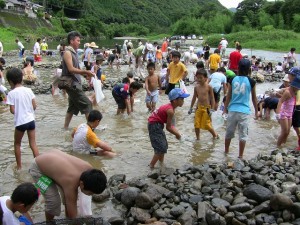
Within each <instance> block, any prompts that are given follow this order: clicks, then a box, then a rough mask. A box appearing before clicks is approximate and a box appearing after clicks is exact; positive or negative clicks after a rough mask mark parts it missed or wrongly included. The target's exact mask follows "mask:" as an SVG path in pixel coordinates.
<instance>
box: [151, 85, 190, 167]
mask: <svg viewBox="0 0 300 225" xmlns="http://www.w3.org/2000/svg"><path fill="white" fill-rule="evenodd" d="M168 96H169V100H170V103H168V104H166V105H162V106H161V107H159V108H158V109H156V110H155V111H154V112H153V113H152V114H151V115H150V117H149V118H148V131H149V137H150V141H151V145H152V147H153V149H154V155H153V158H152V160H151V162H150V165H149V166H150V168H151V169H153V168H154V166H155V164H156V162H157V161H159V162H160V163H161V165H162V164H163V162H164V156H165V153H167V149H168V141H167V139H166V134H165V132H164V124H166V129H167V131H169V132H170V133H171V134H174V135H175V136H176V138H177V139H178V140H180V138H181V135H180V133H179V132H178V130H177V129H176V127H175V126H174V125H175V124H174V122H173V121H174V119H175V118H174V114H175V109H176V108H177V107H182V105H183V103H184V98H187V97H189V96H190V94H187V93H184V92H183V90H181V89H180V88H175V89H173V90H171V91H170V93H169V95H168Z"/></svg>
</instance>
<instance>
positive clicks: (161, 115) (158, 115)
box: [148, 103, 173, 124]
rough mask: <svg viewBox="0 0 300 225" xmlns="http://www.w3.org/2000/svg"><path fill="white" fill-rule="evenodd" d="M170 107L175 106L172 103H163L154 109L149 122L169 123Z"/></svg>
mask: <svg viewBox="0 0 300 225" xmlns="http://www.w3.org/2000/svg"><path fill="white" fill-rule="evenodd" d="M169 109H173V106H172V104H171V103H168V104H166V105H162V106H161V107H159V108H158V109H156V110H154V111H153V113H152V114H151V115H150V116H149V118H148V122H149V123H157V122H158V123H162V124H164V123H167V119H168V115H167V111H168V110H169Z"/></svg>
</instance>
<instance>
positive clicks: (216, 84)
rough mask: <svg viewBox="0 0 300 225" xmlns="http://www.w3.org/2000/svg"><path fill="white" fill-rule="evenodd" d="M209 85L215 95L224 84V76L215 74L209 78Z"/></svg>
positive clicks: (218, 73)
mask: <svg viewBox="0 0 300 225" xmlns="http://www.w3.org/2000/svg"><path fill="white" fill-rule="evenodd" d="M209 79H210V82H209V85H210V86H211V87H212V88H213V90H214V92H215V93H218V92H219V91H220V90H221V87H222V85H223V84H226V76H225V75H224V74H223V73H220V72H215V73H213V74H211V75H210V77H209Z"/></svg>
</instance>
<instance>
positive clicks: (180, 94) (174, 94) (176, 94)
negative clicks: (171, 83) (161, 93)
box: [168, 88, 190, 101]
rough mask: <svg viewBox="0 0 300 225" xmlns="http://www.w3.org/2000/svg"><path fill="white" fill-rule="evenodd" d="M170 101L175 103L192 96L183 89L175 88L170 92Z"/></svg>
mask: <svg viewBox="0 0 300 225" xmlns="http://www.w3.org/2000/svg"><path fill="white" fill-rule="evenodd" d="M168 96H169V100H170V101H173V100H175V99H177V98H187V97H189V96H190V94H187V93H185V92H184V91H183V90H182V89H180V88H174V89H172V90H171V91H170V93H169V95H168Z"/></svg>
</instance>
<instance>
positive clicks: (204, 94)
mask: <svg viewBox="0 0 300 225" xmlns="http://www.w3.org/2000/svg"><path fill="white" fill-rule="evenodd" d="M194 94H196V96H197V98H198V105H204V106H207V105H211V95H212V94H213V90H212V87H211V86H209V84H207V83H205V84H197V86H195V88H194ZM212 97H213V96H212Z"/></svg>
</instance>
